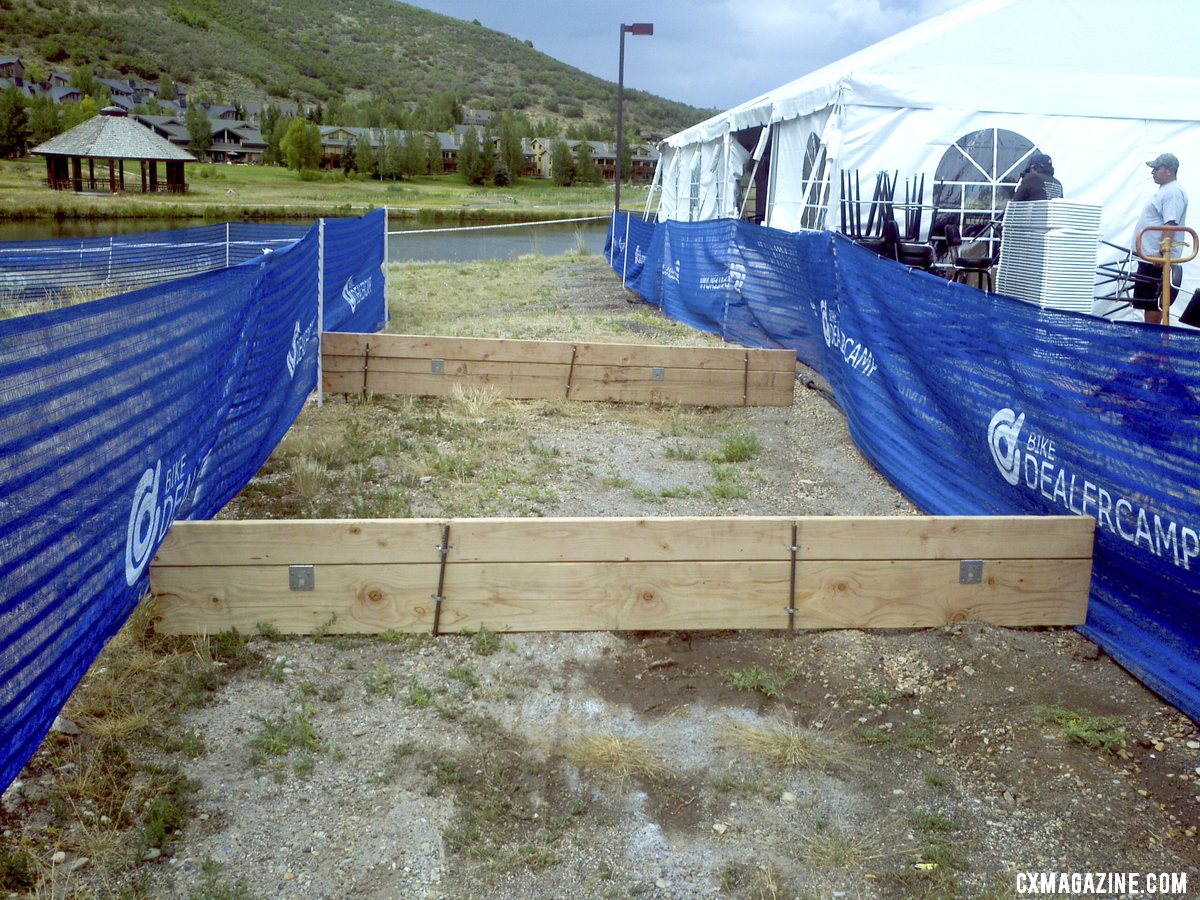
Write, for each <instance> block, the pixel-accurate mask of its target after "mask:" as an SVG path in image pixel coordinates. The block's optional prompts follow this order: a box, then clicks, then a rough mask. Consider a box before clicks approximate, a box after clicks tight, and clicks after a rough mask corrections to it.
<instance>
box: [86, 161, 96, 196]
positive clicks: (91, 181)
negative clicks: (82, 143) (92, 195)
mask: <svg viewBox="0 0 1200 900" xmlns="http://www.w3.org/2000/svg"><path fill="white" fill-rule="evenodd" d="M95 189H96V160H94V159H92V157H90V156H89V157H88V190H89V191H94V190H95Z"/></svg>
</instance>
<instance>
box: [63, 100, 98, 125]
mask: <svg viewBox="0 0 1200 900" xmlns="http://www.w3.org/2000/svg"><path fill="white" fill-rule="evenodd" d="M99 113H100V108H99V107H98V106H97V105H96V101H95V100H93V99H92V98H91V97H84V98H83V99H82V100H80V101H79V102H78V103H68V104H66V109H64V110H63V111H62V116H61V117H60V119H59V125H60V126H61V127H60V129H59V130H60V131H69V130H70V129H72V128H74V127H75V126H76V125H82V124H83V123H84V122H86V121H87V120H88V119H90V118H92V117H93V116H96V115H98V114H99Z"/></svg>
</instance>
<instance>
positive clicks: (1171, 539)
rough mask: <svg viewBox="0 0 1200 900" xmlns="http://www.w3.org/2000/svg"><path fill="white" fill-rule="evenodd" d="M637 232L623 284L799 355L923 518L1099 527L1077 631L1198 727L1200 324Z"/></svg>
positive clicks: (660, 228) (809, 243)
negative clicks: (1072, 521) (1064, 520)
mask: <svg viewBox="0 0 1200 900" xmlns="http://www.w3.org/2000/svg"><path fill="white" fill-rule="evenodd" d="M625 227H626V226H625V222H624V220H623V219H621V220H618V221H617V223H616V229H615V232H616V234H617V235H618V236H619V240H618V242H617V246H616V247H615V248H611V247H610V249H611V250H612V252H613V269H614V270H615V271H616V272H618V273H621V272H622V271H623V270H625V274H626V279H627V283H628V284H629V285H630V287H632V288H633V289H634V290H636V291H637V292H638V293H639V294H641V296H642V297H643V298H644V299H646V301H647V302H650V303H654V304H655V305H659V306H661V307H662V308H663V309H664V311H666V312H667V313H668V314H669V315H672V316H673V317H675V318H678V319H680V320H682V321H686V322H690V323H692V324H694V325H696V326H697V327H701V328H705V329H706V330H710V331H714V332H717V333H719V334H721V335H723V336H724V337H725V338H727V339H728V340H731V341H736V342H738V343H741V344H744V345H750V346H765V347H787V348H791V349H794V350H795V351H796V353H797V355H798V357H799V359H800V360H801V361H803V362H804V363H806V364H807V365H809V366H811V367H812V368H813V369H815V370H816V371H818V372H819V373H820V374H821V375H822V376H823V377H824V378H825V379H826V380H827V381H828V382H829V383H830V385H831V386H832V388H833V391H834V395H835V397H836V399H837V402H838V404H839V405H840V406H841V408H842V410H843V412H844V413H845V415H846V417H847V421H848V423H849V428H850V432H851V434H852V436H853V437H854V440H855V442H856V443H857V444H858V446H859V448H860V449H861V450H862V451H863V453H864V454H865V455H866V456H867V458H868V459H870V460H871V461H872V462H873V463H874V464H875V465H876V466H877V467H878V468H879V470H880V471H881V472H883V473H884V474H885V475H886V476H887V477H888V478H889V479H890V480H891V481H892V483H893V484H895V485H896V486H897V487H898V488H899V489H900V490H902V491H903V492H904V493H905V494H906V495H907V496H908V497H909V498H910V499H912V500H913V502H914V503H916V504H917V505H918V506H920V507H921V508H922V509H924V510H925V511H926V512H928V513H931V514H934V515H999V514H1033V515H1039V514H1041V515H1048V514H1067V513H1074V514H1077V515H1086V516H1090V517H1092V518H1094V519H1096V523H1097V530H1096V545H1095V563H1094V570H1093V578H1092V592H1091V600H1090V605H1089V612H1088V621H1087V624H1086V626H1084V627H1083V629H1082V630H1083V632H1084V634H1086V635H1087V636H1088V637H1090V638H1092V639H1094V640H1095V641H1097V642H1098V643H1099V644H1100V645H1101V646H1102V647H1104V649H1105V650H1107V651H1108V652H1109V653H1110V654H1111V655H1112V656H1113V657H1114V658H1116V659H1117V660H1118V661H1119V662H1121V663H1122V665H1124V666H1126V667H1127V668H1128V669H1129V670H1130V671H1131V672H1133V674H1134V675H1136V676H1137V677H1138V678H1139V679H1141V680H1142V681H1143V682H1144V683H1145V684H1147V685H1148V686H1149V687H1151V688H1153V689H1154V690H1155V691H1157V692H1158V693H1159V694H1161V695H1162V696H1163V697H1165V698H1166V699H1168V700H1169V701H1170V702H1171V703H1173V704H1174V705H1176V706H1177V707H1178V708H1179V709H1181V710H1182V711H1184V712H1185V713H1187V714H1188V715H1189V716H1191V717H1192V718H1194V719H1200V617H1198V616H1197V615H1196V609H1197V603H1198V602H1200V490H1198V489H1197V486H1198V485H1200V332H1194V331H1184V330H1179V329H1173V330H1169V331H1167V330H1164V329H1160V328H1158V327H1156V326H1147V325H1143V324H1141V323H1129V322H1112V321H1108V320H1105V319H1099V318H1095V317H1092V316H1086V315H1081V314H1078V313H1070V312H1060V311H1057V310H1051V309H1043V308H1041V307H1039V306H1036V305H1033V304H1029V303H1024V302H1022V301H1020V300H1014V299H1012V298H1009V297H1004V296H1000V295H996V294H987V293H984V292H981V291H978V290H976V289H974V288H972V287H968V286H966V285H963V284H953V283H950V282H947V281H945V280H943V279H940V278H937V277H935V276H933V275H929V274H927V273H925V272H919V271H914V270H910V269H907V268H905V267H903V266H900V265H898V264H896V263H894V262H891V261H889V260H883V259H880V258H879V257H877V256H875V255H874V254H872V253H870V252H868V251H866V250H863V249H862V248H860V247H858V246H857V245H855V244H854V243H852V242H851V241H849V240H847V239H845V238H843V237H841V236H839V235H833V234H829V233H800V234H792V233H788V232H781V231H774V230H772V229H767V228H761V227H759V226H755V225H751V224H749V223H742V222H731V221H727V222H716V223H714V222H706V223H678V222H668V223H665V224H661V225H652V224H649V223H645V222H641V221H640V220H637V219H635V220H634V221H633V222H632V223H631V225H630V232H629V240H628V244H627V245H626V242H625V240H624V234H625ZM627 254H628V256H629V263H630V264H633V263H634V261H635V260H640V261H639V262H638V263H637V264H636V266H634V265H630V267H629V268H628V269H627V268H626V266H627V263H626V255H627ZM655 269H658V271H657V272H656V271H655ZM630 270H636V276H635V277H634V278H632V279H630V278H629V271H630ZM719 297H722V298H723V302H724V306H723V308H722V309H720V313H719V314H718V309H719V307H720V306H721V300H720V299H719Z"/></svg>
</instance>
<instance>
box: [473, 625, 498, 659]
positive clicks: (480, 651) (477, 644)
mask: <svg viewBox="0 0 1200 900" xmlns="http://www.w3.org/2000/svg"><path fill="white" fill-rule="evenodd" d="M499 649H500V638H499V636H497V634H496V632H494V631H492V630H490V629H489V628H488V627H487V626H486V625H480V626H479V630H478V631H477V632H475V637H474V638H472V639H471V652H472V653H474V654H475V655H476V656H491V655H492V654H493V653H495V652H496V651H497V650H499Z"/></svg>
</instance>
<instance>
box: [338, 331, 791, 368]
mask: <svg viewBox="0 0 1200 900" xmlns="http://www.w3.org/2000/svg"><path fill="white" fill-rule="evenodd" d="M368 344H369V345H370V347H371V352H370V358H371V359H372V360H374V359H376V358H387V357H413V358H419V359H444V360H446V361H447V363H448V362H449V361H450V360H495V361H509V362H540V363H563V362H565V363H570V361H571V351H572V349H574V350H575V362H576V364H577V365H578V364H580V363H581V362H585V363H586V364H587V365H609V366H661V365H664V364H665V365H676V366H679V367H683V368H694V369H709V368H716V369H730V368H737V367H739V366H742V367H744V358H745V357H746V356H747V355H748V356H749V358H750V367H751V369H758V370H769V371H780V372H788V371H790V372H795V369H796V356H795V353H793V352H792V351H791V350H768V349H763V348H757V347H678V346H664V345H660V344H608V343H588V342H584V341H529V340H510V339H502V338H460V337H442V336H436V335H405V334H350V333H338V332H327V333H325V334H323V335H322V338H321V348H322V354H323V355H324V356H346V357H355V358H358V359H360V360H361V359H362V356H363V351H364V350H365V349H366V348H367V345H368ZM662 360H667V362H666V363H664V362H662ZM731 360H733V362H731Z"/></svg>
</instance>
